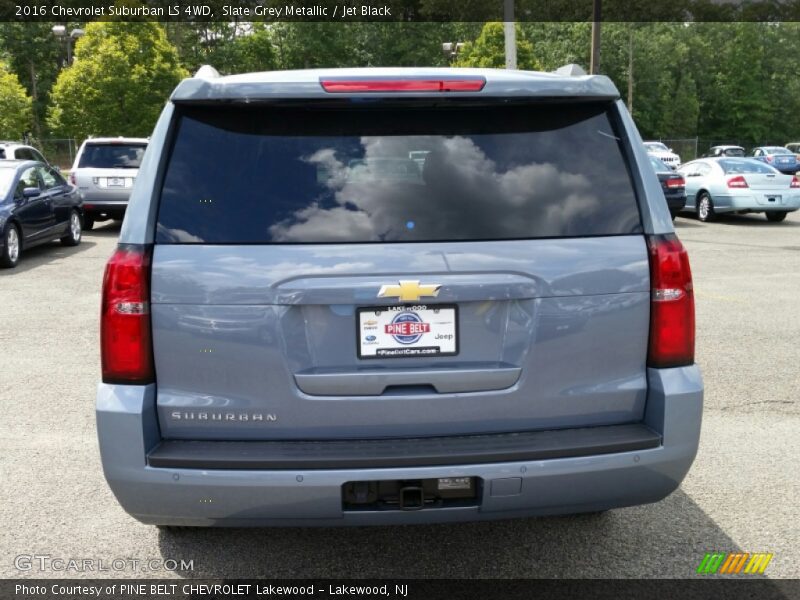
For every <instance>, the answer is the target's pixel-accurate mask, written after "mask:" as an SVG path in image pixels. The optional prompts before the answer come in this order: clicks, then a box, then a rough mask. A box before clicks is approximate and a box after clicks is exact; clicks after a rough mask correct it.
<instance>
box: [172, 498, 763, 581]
mask: <svg viewBox="0 0 800 600" xmlns="http://www.w3.org/2000/svg"><path fill="white" fill-rule="evenodd" d="M642 524H645V525H644V527H643V526H642ZM158 543H159V548H160V551H161V554H162V556H163V558H164V559H165V560H166V559H174V560H178V561H180V560H181V559H183V560H193V561H194V562H193V567H194V569H193V571H191V572H182V573H180V572H179V573H176V575H180V576H183V577H190V578H218V577H224V578H249V577H252V578H258V577H271V578H294V577H302V578H338V577H347V578H370V577H375V578H379V577H384V578H392V577H403V578H470V577H472V578H498V577H501V578H548V577H558V578H574V577H590V578H592V577H593V578H613V577H631V578H634V577H658V578H669V577H676V578H685V577H692V576H696V570H697V567H698V565H699V564H700V562H701V561H702V559H703V556H704V555H705V553H706V552H714V551H719V552H735V551H738V550H739V548H738V547H737V545H736V543H735V542H734V541H733V540H732V539H731V538H730V537H728V536H727V535H726V534H725V532H723V531H722V530H721V529H720V528H719V527H718V526H717V525H716V523H715V522H714V521H713V520H712V519H711V518H710V517H709V516H708V515H706V513H705V512H703V510H702V509H700V507H699V506H698V505H697V504H695V503H694V502H693V501H692V500H691V499H690V498H689V497H688V496H687V495H686V494H685V493H684V492H683V491H682V490H678V491H676V492H675V493H674V494H672V495H671V496H670V497H668V498H667V499H666V500H664V501H662V502H659V503H657V504H651V505H646V506H638V507H634V508H626V509H618V510H613V511H609V512H606V513H601V514H595V515H574V516H565V517H542V518H534V519H516V520H508V521H495V522H483V523H465V524H454V525H449V524H448V525H429V526H396V527H373V528H364V527H359V528H324V529H318V528H308V529H305V528H285V529H284V528H266V529H205V528H166V529H161V530H159V540H158ZM748 550H752V549H747V548H745V549H744V551H748ZM748 577H752V576H748Z"/></svg>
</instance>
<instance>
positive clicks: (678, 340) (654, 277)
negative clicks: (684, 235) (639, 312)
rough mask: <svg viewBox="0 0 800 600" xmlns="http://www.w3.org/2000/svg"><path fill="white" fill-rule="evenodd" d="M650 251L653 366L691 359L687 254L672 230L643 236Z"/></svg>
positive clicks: (691, 312) (685, 362)
mask: <svg viewBox="0 0 800 600" xmlns="http://www.w3.org/2000/svg"><path fill="white" fill-rule="evenodd" d="M647 245H648V250H649V253H650V294H651V296H650V346H649V349H648V357H647V364H648V366H650V367H653V368H656V369H664V368H669V367H681V366H685V365H691V364H693V363H694V291H693V288H692V272H691V269H690V268H689V256H688V254H687V253H686V249H685V248H684V247H683V244H681V242H680V240H678V238H677V236H675V234H669V235H657V236H651V237H649V238H648V239H647Z"/></svg>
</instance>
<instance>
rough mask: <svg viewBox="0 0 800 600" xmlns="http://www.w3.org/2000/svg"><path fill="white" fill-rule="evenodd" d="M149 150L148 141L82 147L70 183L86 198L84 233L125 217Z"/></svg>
mask: <svg viewBox="0 0 800 600" xmlns="http://www.w3.org/2000/svg"><path fill="white" fill-rule="evenodd" d="M146 148H147V139H146V138H124V137H116V138H89V139H88V140H86V141H84V142H83V144H81V147H80V149H79V150H78V154H77V155H76V156H75V163H74V164H73V165H72V170H71V171H70V183H72V185H74V186H77V188H78V191H79V192H80V194H81V197H82V198H83V213H84V225H83V228H84V229H86V230H88V229H91V228H92V227H94V223H95V221H105V220H107V219H120V220H121V219H122V217H124V216H125V209H127V208H128V198H129V197H130V195H131V189H132V188H133V182H134V181H135V179H136V175H137V174H138V173H139V163H141V162H142V156H143V155H144V151H145V149H146Z"/></svg>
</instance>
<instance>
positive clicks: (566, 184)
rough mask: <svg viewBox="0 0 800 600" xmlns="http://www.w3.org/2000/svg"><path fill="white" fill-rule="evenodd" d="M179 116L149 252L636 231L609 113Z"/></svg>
mask: <svg viewBox="0 0 800 600" xmlns="http://www.w3.org/2000/svg"><path fill="white" fill-rule="evenodd" d="M179 110H180V116H179V117H178V121H177V123H176V124H175V127H176V130H175V134H174V143H173V145H172V148H171V155H170V156H169V160H168V163H167V166H166V171H165V173H164V178H163V187H162V190H161V197H160V204H159V211H158V226H157V232H156V241H157V242H158V243H208V244H236V243H277V244H281V243H283V244H290V243H301V244H309V243H328V242H340V243H341V242H345V243H346V242H359V243H361V242H421V241H466V240H495V239H498V240H499V239H528V238H542V237H564V236H600V235H625V234H633V233H640V232H641V221H640V217H639V212H638V207H637V203H636V197H635V193H634V188H633V184H632V182H631V176H630V173H629V168H628V165H627V162H626V159H625V155H624V152H623V149H622V144H621V141H620V138H619V134H618V133H617V132H616V131H615V127H614V126H613V124H612V123H613V121H612V118H611V117H610V115H609V113H608V110H609V105H585V104H584V105H577V104H574V105H570V104H561V105H560V106H554V105H528V106H515V107H487V106H482V107H480V108H478V107H474V108H469V107H451V108H424V107H419V108H414V107H410V106H409V107H403V108H397V107H395V108H385V109H383V108H360V109H359V108H351V107H348V108H340V109H333V108H331V109H325V108H307V109H304V110H303V109H290V108H268V107H263V106H262V107H250V108H243V107H241V106H240V107H205V108H201V107H179Z"/></svg>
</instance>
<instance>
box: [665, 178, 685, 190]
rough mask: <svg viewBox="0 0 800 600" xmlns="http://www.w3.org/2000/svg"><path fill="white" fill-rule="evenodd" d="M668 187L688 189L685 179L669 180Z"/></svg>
mask: <svg viewBox="0 0 800 600" xmlns="http://www.w3.org/2000/svg"><path fill="white" fill-rule="evenodd" d="M667 187H668V188H679V187H686V181H685V180H684V179H683V177H677V178H675V179H667Z"/></svg>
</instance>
